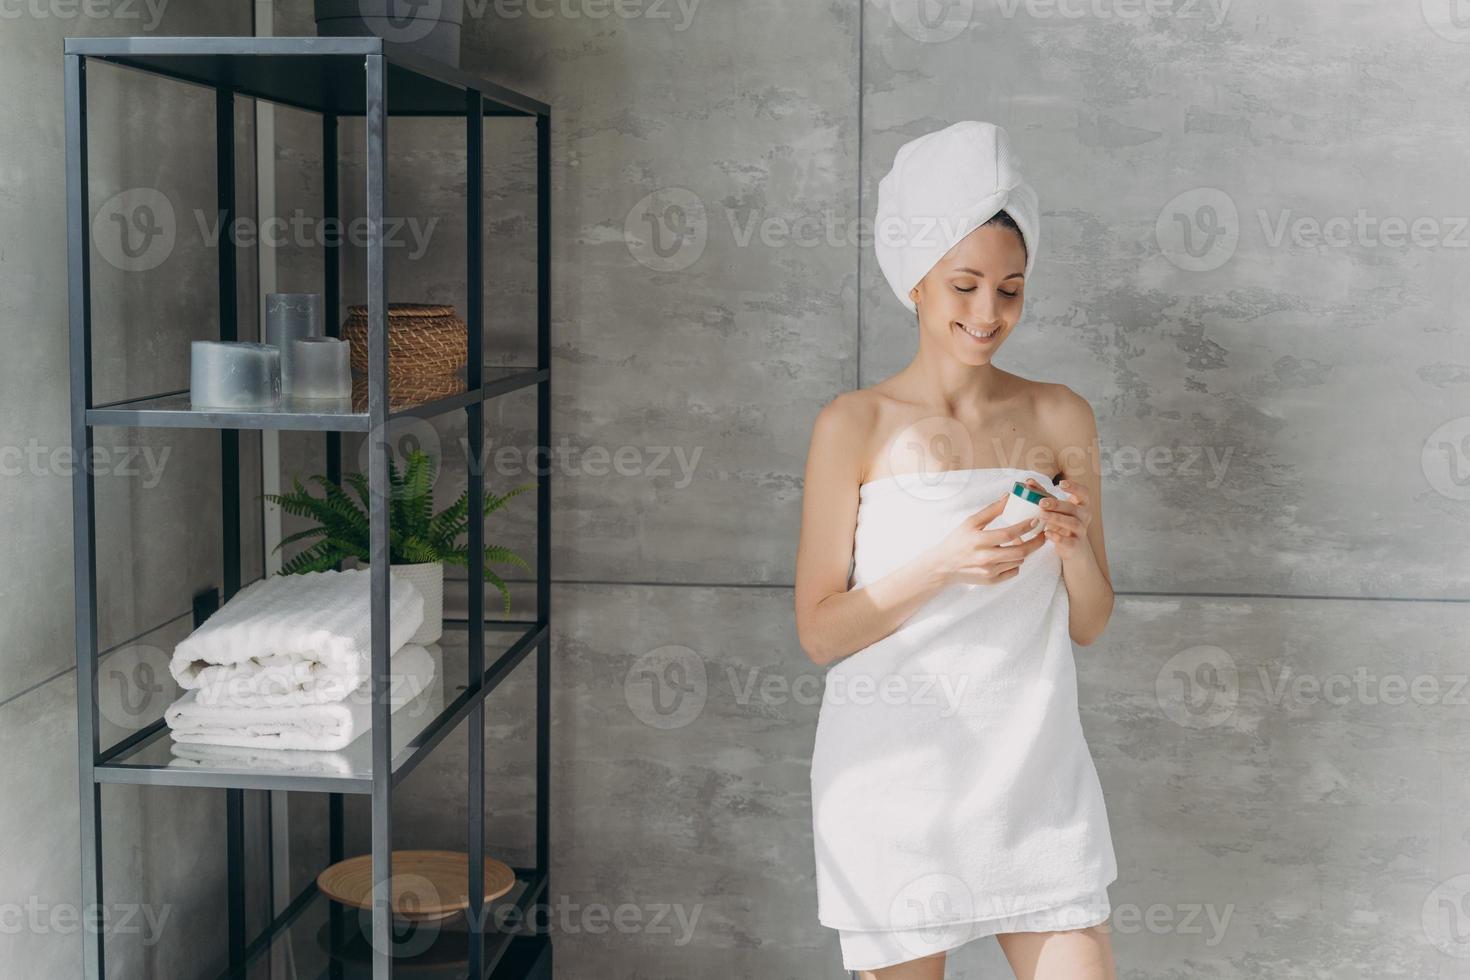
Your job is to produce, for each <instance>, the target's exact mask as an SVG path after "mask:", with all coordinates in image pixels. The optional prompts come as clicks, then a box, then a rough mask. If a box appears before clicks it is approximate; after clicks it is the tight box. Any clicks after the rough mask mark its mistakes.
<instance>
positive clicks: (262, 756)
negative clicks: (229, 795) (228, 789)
mask: <svg viewBox="0 0 1470 980" xmlns="http://www.w3.org/2000/svg"><path fill="white" fill-rule="evenodd" d="M171 750H172V752H173V755H174V757H173V758H172V759H170V760H169V765H171V766H178V767H179V768H181V769H194V768H199V767H204V768H209V769H247V770H250V771H252V772H253V771H257V770H263V771H266V772H296V773H308V774H321V775H327V776H350V775H352V771H353V770H352V759H351V758H350V757H348V756H347V755H346V754H344V753H342V752H311V751H307V750H303V749H252V748H246V747H243V746H238V745H210V744H209V743H207V742H174V743H173V745H172V746H171Z"/></svg>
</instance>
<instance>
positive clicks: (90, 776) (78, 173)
mask: <svg viewBox="0 0 1470 980" xmlns="http://www.w3.org/2000/svg"><path fill="white" fill-rule="evenodd" d="M64 59H65V98H66V127H65V141H66V161H67V164H66V190H67V283H68V284H67V289H68V294H67V295H68V303H69V333H70V349H71V366H70V384H71V436H72V446H73V449H74V451H76V452H77V453H78V454H81V458H83V459H87V458H90V455H91V452H92V447H93V432H94V429H95V428H96V427H101V426H148V427H152V426H158V427H165V428H178V427H183V428H212V429H218V430H219V432H220V448H221V469H220V490H221V510H222V524H223V529H224V535H223V541H222V548H223V559H224V562H223V564H224V568H223V576H222V585H221V588H220V590H219V592H220V598H221V600H228V599H229V598H230V597H231V596H232V595H234V594H235V593H236V592H237V591H239V589H240V586H241V582H240V579H241V550H242V541H241V514H240V431H241V430H242V429H292V430H298V431H300V430H305V431H320V432H322V433H324V434H325V439H326V451H327V475H328V476H329V477H330V478H331V479H333V480H340V478H341V473H342V458H341V457H342V452H341V433H342V432H364V433H366V434H367V440H368V443H369V446H368V460H367V462H368V483H369V488H370V490H371V504H370V507H369V519H370V521H371V532H370V556H371V571H370V592H371V613H370V619H371V637H372V638H371V671H372V698H373V701H372V732H371V756H372V766H371V775H370V777H365V778H364V777H342V778H336V777H331V776H320V775H318V776H312V777H306V776H292V775H289V774H280V773H275V774H268V773H264V772H235V773H231V772H229V771H218V770H216V771H211V772H203V773H190V772H189V771H188V770H183V769H178V770H175V769H170V768H168V767H161V766H148V765H136V764H131V763H130V762H129V760H128V756H129V755H130V753H132V752H133V751H135V750H138V749H139V748H140V747H142V746H143V745H144V744H145V743H147V742H149V741H150V740H151V739H156V738H160V737H167V736H166V733H165V732H164V731H163V726H162V721H161V720H160V721H159V722H157V723H155V724H154V725H153V726H150V727H149V728H146V729H144V730H142V731H140V732H137V733H134V734H133V735H131V736H129V737H127V738H125V739H123V740H122V741H120V742H118V743H116V744H114V745H111V746H108V747H106V748H104V747H103V746H102V745H101V743H100V734H99V731H100V729H99V721H98V701H97V683H98V678H97V666H98V630H97V549H96V531H97V528H96V506H95V485H94V477H93V474H92V471H91V469H90V467H86V466H79V467H76V468H75V472H74V475H73V480H72V516H73V527H74V540H73V556H74V559H75V572H74V575H75V592H76V607H75V612H76V664H77V738H78V761H79V771H80V803H81V814H80V816H81V848H82V854H81V867H82V902H83V905H84V907H91V906H92V905H94V904H99V903H101V902H102V900H103V855H102V786H103V784H104V783H134V784H147V785H158V786H210V787H216V788H224V789H225V792H226V816H227V828H226V850H227V859H228V865H227V866H228V873H227V879H228V880H227V885H226V887H227V908H228V919H229V928H228V935H227V943H228V964H229V966H228V970H227V972H228V973H229V974H230V975H236V974H239V975H243V973H244V971H245V969H246V965H247V963H248V962H249V961H251V960H253V959H254V958H255V956H256V955H258V954H259V953H260V951H261V950H262V949H263V948H265V947H266V946H268V945H269V944H270V943H271V942H272V941H273V940H274V939H275V938H276V937H278V936H279V935H280V934H281V933H282V932H283V930H284V929H285V928H286V927H288V926H289V923H290V922H291V921H292V920H293V919H294V918H295V917H296V916H297V915H299V914H300V912H301V910H302V909H303V908H305V907H306V906H307V905H309V904H311V902H312V900H313V899H314V898H315V897H316V896H315V888H314V886H309V887H308V888H307V889H306V890H304V891H303V892H302V893H301V894H299V895H298V896H297V897H296V898H295V899H294V900H293V901H292V902H291V903H289V905H288V906H287V907H286V909H285V911H283V912H282V913H281V914H280V915H279V916H277V917H276V918H275V919H273V920H272V921H271V922H270V923H268V924H267V925H266V926H265V927H264V928H263V929H262V930H261V932H260V933H258V934H257V935H256V936H254V937H251V936H249V935H247V930H246V915H245V911H246V894H245V870H244V860H245V848H244V821H245V816H244V794H245V792H246V791H247V790H268V789H281V790H292V791H308V792H324V793H327V794H328V821H329V835H328V840H329V843H328V850H329V855H328V860H329V861H332V862H335V861H339V860H341V859H342V858H343V857H345V854H344V847H345V843H344V842H345V832H344V826H343V804H344V798H345V795H346V794H352V793H356V794H362V795H366V796H368V797H369V798H370V800H371V811H372V827H371V840H372V860H373V882H374V904H373V911H372V949H373V952H372V975H373V978H374V980H389V978H390V977H391V976H392V972H393V956H392V916H391V908H390V905H389V889H388V884H389V882H390V880H391V875H392V846H391V844H392V830H393V828H392V801H393V790H394V787H395V786H396V785H397V784H398V782H399V781H401V780H402V778H403V777H404V776H406V775H407V773H408V772H410V771H412V769H413V767H414V766H416V765H417V764H418V762H419V761H421V760H422V759H423V758H425V757H427V755H428V753H429V752H431V751H432V750H433V749H434V748H435V747H436V746H437V745H439V744H440V743H441V742H442V740H443V738H444V737H445V736H446V735H447V734H448V733H449V732H450V731H453V730H455V729H456V728H457V727H458V726H459V725H460V724H461V723H462V722H467V723H468V725H467V727H468V732H467V734H468V739H469V753H468V754H469V759H468V766H467V771H466V789H467V793H468V813H469V819H468V827H467V828H466V829H467V832H468V839H469V843H468V851H469V866H470V870H469V880H470V881H479V880H481V878H482V876H483V867H484V860H485V849H484V839H485V812H484V802H485V756H484V749H485V741H484V736H485V698H486V696H488V694H489V693H490V692H491V691H492V690H494V689H495V688H496V686H497V685H498V684H499V683H500V681H501V680H503V679H504V677H505V676H506V675H507V674H508V673H509V672H510V671H511V670H513V669H514V668H515V667H516V666H517V665H518V664H519V663H521V662H522V661H523V660H525V659H526V658H527V656H528V654H529V652H530V650H531V649H532V648H534V649H535V650H536V819H535V826H536V843H535V866H534V867H532V868H523V869H517V876H518V877H519V878H520V879H521V881H522V884H523V886H524V890H523V893H522V897H521V899H520V900H522V901H526V902H531V901H534V900H536V898H537V897H539V896H544V895H546V894H547V893H548V890H549V887H550V886H549V868H550V851H549V810H548V807H549V787H550V775H549V751H550V707H551V686H550V685H551V681H550V668H551V634H550V617H551V602H550V582H551V565H550V560H551V545H550V504H551V485H550V466H549V465H548V466H546V467H544V468H542V469H538V472H537V474H536V477H537V480H536V482H537V489H536V506H537V542H536V584H537V592H536V612H535V618H534V619H533V620H527V621H524V622H520V621H487V620H486V619H485V597H484V588H483V571H484V546H485V542H484V522H483V521H479V520H471V521H470V522H469V551H470V556H471V560H470V566H469V570H468V571H469V576H468V580H469V582H470V583H471V586H472V587H471V588H470V589H469V609H468V615H467V619H466V624H467V627H466V628H467V630H468V653H469V655H468V661H469V665H468V677H467V686H466V687H465V689H464V690H463V691H462V692H461V693H460V694H459V696H458V697H456V698H455V699H454V700H453V701H452V702H451V703H450V704H449V705H447V706H446V707H445V708H444V710H443V711H442V712H440V713H439V715H438V716H437V717H436V718H434V719H433V720H432V721H431V722H430V723H429V725H428V726H427V727H426V728H425V729H424V730H423V731H422V732H420V733H419V734H417V735H416V736H415V737H414V738H413V739H412V741H411V742H410V743H409V745H408V747H407V748H402V749H400V750H399V751H398V752H397V753H396V754H395V753H393V752H392V745H391V742H390V738H391V725H392V720H391V712H390V706H389V702H388V691H389V688H390V684H391V677H390V674H389V654H390V651H389V649H388V635H389V630H388V626H389V623H388V584H389V562H388V556H389V547H388V540H389V539H388V522H389V507H388V504H389V480H388V460H389V446H388V427H389V423H390V422H391V421H392V420H394V419H396V418H401V417H405V416H415V417H422V418H432V417H434V416H437V415H440V414H444V413H446V412H451V411H459V410H463V411H464V412H465V414H466V417H467V436H468V440H469V445H470V446H471V447H472V450H471V451H472V453H473V454H477V455H482V454H483V453H484V449H483V447H484V430H485V418H484V402H485V400H486V399H488V398H492V397H496V396H498V395H501V394H505V393H507V392H510V391H516V390H520V389H522V388H525V387H529V386H534V387H535V388H536V442H537V451H538V455H539V456H540V458H542V459H549V451H550V444H551V432H550V428H551V340H550V328H551V306H550V301H551V297H550V285H551V279H550V251H551V240H550V216H551V196H550V181H549V177H550V148H551V144H550V141H551V111H550V107H549V106H547V105H546V104H545V103H542V102H539V101H537V100H535V99H531V98H529V97H527V96H523V95H521V94H519V93H517V92H513V91H511V90H510V89H507V88H505V87H503V86H501V85H497V84H495V83H493V82H490V81H488V80H486V79H483V78H479V77H477V76H475V75H472V74H470V73H467V72H464V71H461V70H459V69H457V68H453V67H451V66H448V65H443V64H439V63H437V62H433V61H431V60H428V59H425V58H423V57H421V56H418V55H416V54H414V53H413V52H410V51H405V50H403V49H402V48H400V47H399V46H397V45H394V44H390V43H386V42H384V41H382V40H379V39H377V38H253V37H208V38H154V37H149V38H68V39H67V40H66V43H65V48H64ZM94 62H97V63H106V64H111V65H117V66H121V67H123V68H127V69H132V70H137V71H143V72H147V73H150V74H154V75H158V76H162V77H165V78H170V79H174V80H177V81H180V82H184V83H188V84H193V85H203V86H206V87H209V88H212V89H213V90H214V93H215V110H216V123H215V148H216V161H215V166H216V198H217V202H216V203H217V206H218V208H219V211H220V217H221V219H222V227H227V226H228V225H229V224H230V223H231V222H232V221H233V220H234V218H235V190H236V174H235V139H234V137H235V100H236V98H237V96H244V97H248V98H255V99H261V100H265V101H271V102H275V103H278V104H283V105H288V106H292V107H294V108H297V109H306V110H310V111H314V112H316V113H318V114H319V115H320V116H321V120H322V146H321V150H322V166H323V174H322V176H323V197H324V202H323V217H324V219H326V220H335V219H337V218H339V217H340V201H339V165H340V159H339V152H338V121H339V119H340V118H341V117H343V116H362V117H364V119H365V123H366V126H365V128H366V133H367V151H366V177H365V184H366V199H367V228H368V233H367V248H366V253H367V254H366V258H367V276H366V283H367V292H368V297H367V306H368V344H369V352H368V400H367V411H366V412H354V411H342V412H320V411H314V412H294V411H290V410H289V406H288V407H287V408H286V410H278V411H275V412H267V413H238V412H202V411H201V412H196V411H193V410H191V409H190V408H188V399H187V395H186V393H185V392H171V393H166V394H165V395H162V396H157V395H155V396H149V397H147V398H141V399H131V400H128V401H125V402H121V403H114V404H110V405H96V404H94V403H93V400H92V296H91V247H92V244H91V238H90V223H91V211H90V204H89V200H88V191H87V180H88V155H87V72H88V66H89V65H90V64H91V63H94ZM392 116H441V117H445V118H459V119H462V120H463V121H464V127H465V128H464V132H465V139H466V148H467V152H466V169H467V174H466V202H465V209H466V227H467V233H468V242H467V244H466V250H465V251H466V270H465V276H466V286H467V297H468V299H467V303H466V307H467V308H466V317H465V319H466V323H467V325H468V328H469V329H468V335H469V337H468V348H469V349H468V356H469V359H468V366H467V368H466V388H465V391H464V392H462V393H458V394H455V395H451V396H449V397H447V398H441V399H439V400H437V401H433V402H429V403H426V404H423V405H415V406H410V407H407V408H399V409H390V405H389V400H388V345H387V340H388V322H387V312H388V303H387V296H388V290H387V278H386V276H387V265H386V255H385V234H384V227H385V225H384V222H385V217H386V216H385V209H386V205H387V192H388V187H387V185H388V171H387V163H388V136H389V122H388V121H389V118H390V117H392ZM486 116H492V117H520V118H529V119H534V121H535V126H536V181H537V189H536V227H537V232H536V235H537V275H536V297H537V298H536V364H535V365H534V366H533V367H527V368H522V369H491V370H490V371H489V372H488V373H490V374H493V375H494V377H491V378H487V376H486V375H487V369H486V368H485V366H484V351H483V350H482V346H483V342H484V320H485V316H484V296H483V290H484V260H485V252H484V231H485V213H484V190H485V189H484V135H485V134H484V119H485V117H486ZM325 247H326V250H327V254H326V262H325V264H324V265H325V271H324V283H323V297H324V313H325V319H326V324H327V329H328V330H329V332H331V333H332V334H333V335H335V334H336V333H337V331H338V325H339V324H340V322H341V317H340V309H341V302H342V300H341V295H340V292H341V269H340V263H341V253H340V247H341V246H340V242H339V243H334V244H328V245H326V246H325ZM218 253H219V273H218V277H219V282H218V301H219V335H220V339H221V340H236V339H238V338H239V321H238V311H237V309H236V297H237V292H236V287H237V261H238V258H237V254H236V247H235V245H234V242H233V241H232V237H231V236H229V235H221V236H220V240H219V242H218ZM178 396H184V397H182V398H180V397H178ZM470 463H471V470H472V472H471V473H470V480H469V512H470V513H471V514H479V513H481V512H482V510H483V506H484V499H485V498H484V495H485V483H484V475H485V469H486V467H485V460H484V459H483V458H473V457H472V459H471V460H470ZM477 583H479V584H481V587H479V588H475V587H473V586H474V585H475V584H477ZM487 626H489V627H490V628H498V629H514V630H518V631H519V633H518V635H517V636H516V638H515V639H514V641H513V642H512V644H511V645H510V647H509V648H508V649H507V650H506V651H505V652H504V653H502V654H501V655H500V656H499V657H498V658H497V659H496V661H495V662H494V663H492V664H490V665H489V666H488V667H487V666H486V664H485V649H484V648H485V630H486V627H487ZM527 896H529V897H527ZM331 911H332V915H333V919H334V921H336V920H337V919H339V918H340V916H341V912H342V910H341V909H340V907H338V906H336V905H335V903H332V910H331ZM484 925H485V916H484V914H483V898H482V896H480V895H479V894H478V889H470V909H469V926H470V929H471V930H472V935H473V936H476V937H479V938H480V939H481V941H480V942H473V941H472V942H470V943H469V974H468V975H469V976H470V977H476V978H479V977H484V976H486V975H487V974H488V973H489V972H490V971H492V970H494V969H495V965H496V963H497V962H499V961H500V960H501V958H502V956H503V954H504V952H505V950H506V949H507V948H508V947H509V944H510V943H511V942H512V941H513V940H514V938H515V937H514V936H510V935H506V936H495V935H491V934H485V933H483V932H482V931H481V930H483V929H484ZM103 940H104V936H103V934H102V933H101V932H100V931H98V932H96V934H95V935H85V936H84V937H83V943H84V955H83V969H84V973H83V975H84V976H85V977H86V978H87V980H105V977H106V964H105V960H104V949H103ZM548 953H549V950H548ZM339 974H340V968H339V967H334V975H339ZM499 975H500V974H496V976H499Z"/></svg>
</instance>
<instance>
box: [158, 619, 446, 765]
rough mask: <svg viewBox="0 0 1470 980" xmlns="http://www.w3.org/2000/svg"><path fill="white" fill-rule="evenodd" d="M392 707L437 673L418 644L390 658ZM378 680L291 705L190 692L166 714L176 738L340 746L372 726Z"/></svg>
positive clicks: (283, 746) (409, 698) (317, 747)
mask: <svg viewBox="0 0 1470 980" xmlns="http://www.w3.org/2000/svg"><path fill="white" fill-rule="evenodd" d="M389 672H390V673H391V674H392V684H391V686H390V687H389V689H388V691H389V706H390V707H391V708H392V710H394V711H397V710H398V709H399V708H402V707H403V706H404V705H405V704H407V703H408V702H410V701H412V700H413V699H414V698H416V697H418V696H419V695H420V694H422V693H423V692H424V691H425V690H426V689H427V688H428V686H429V684H430V683H431V682H432V681H433V679H434V677H435V667H434V658H433V657H432V656H431V655H430V654H429V651H428V650H425V649H424V648H423V647H421V646H418V645H417V644H413V643H410V644H406V645H404V646H402V647H400V648H399V650H398V652H397V653H395V654H394V655H393V657H392V659H391V660H390V661H389ZM372 708H373V703H372V681H371V680H370V679H369V680H367V681H364V682H363V684H362V685H361V686H360V687H359V688H358V689H357V690H355V691H353V692H351V693H350V694H349V695H348V696H347V697H346V698H344V699H343V700H341V701H336V702H332V703H330V704H314V705H296V706H293V707H289V708H238V707H232V706H229V705H204V704H199V703H198V700H197V692H195V691H188V692H186V693H185V694H184V696H183V697H181V698H179V699H178V700H177V701H175V702H174V703H173V704H171V705H169V706H168V708H167V709H166V710H165V711H164V713H163V717H164V720H165V722H167V724H168V727H169V728H170V729H171V734H172V736H173V738H174V741H176V742H205V743H209V744H211V745H234V746H241V747H244V748H254V749H310V750H316V751H332V750H334V749H340V748H342V747H344V746H346V745H347V744H348V743H350V742H351V741H352V740H353V739H355V738H357V737H358V736H359V735H362V734H363V733H364V732H367V731H371V730H372Z"/></svg>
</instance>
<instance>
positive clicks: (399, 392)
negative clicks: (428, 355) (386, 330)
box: [352, 374, 469, 412]
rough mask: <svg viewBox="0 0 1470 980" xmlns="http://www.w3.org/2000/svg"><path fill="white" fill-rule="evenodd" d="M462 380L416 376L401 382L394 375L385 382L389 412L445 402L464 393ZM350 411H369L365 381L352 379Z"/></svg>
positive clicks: (423, 375)
mask: <svg viewBox="0 0 1470 980" xmlns="http://www.w3.org/2000/svg"><path fill="white" fill-rule="evenodd" d="M468 387H469V386H468V385H466V384H465V380H464V378H462V377H460V376H459V375H458V374H416V375H412V376H410V377H407V378H400V377H399V376H398V375H397V374H394V375H391V376H390V377H389V379H388V408H389V409H390V410H396V409H400V408H407V407H408V406H410V405H422V404H424V402H431V401H435V400H436V399H439V398H448V397H449V396H450V395H457V394H459V393H460V392H462V391H465V390H467V388H468ZM352 410H353V411H354V412H366V411H367V410H368V383H367V379H366V378H353V379H352Z"/></svg>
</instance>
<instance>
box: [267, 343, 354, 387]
mask: <svg viewBox="0 0 1470 980" xmlns="http://www.w3.org/2000/svg"><path fill="white" fill-rule="evenodd" d="M351 347H352V345H351V344H350V343H349V342H347V341H345V340H338V339H337V338H336V337H304V338H302V339H300V340H294V341H292V342H291V360H289V361H288V362H286V375H287V376H288V377H289V378H290V391H291V396H292V397H293V398H297V399H303V398H304V399H321V398H350V397H352V365H351V363H350V362H349V360H348V352H349V349H350V348H351ZM283 390H284V388H283Z"/></svg>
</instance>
